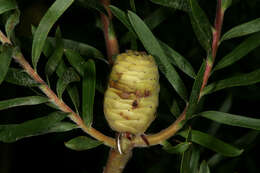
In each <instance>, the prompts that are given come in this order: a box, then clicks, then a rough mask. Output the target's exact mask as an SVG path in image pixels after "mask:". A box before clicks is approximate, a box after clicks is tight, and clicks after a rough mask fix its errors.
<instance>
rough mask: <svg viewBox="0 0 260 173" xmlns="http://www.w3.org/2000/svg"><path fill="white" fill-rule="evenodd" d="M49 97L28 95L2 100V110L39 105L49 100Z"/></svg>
mask: <svg viewBox="0 0 260 173" xmlns="http://www.w3.org/2000/svg"><path fill="white" fill-rule="evenodd" d="M48 101H49V99H48V98H46V97H41V96H27V97H20V98H14V99H9V100H3V101H0V110H4V109H8V108H12V107H16V106H25V105H38V104H41V103H46V102H48Z"/></svg>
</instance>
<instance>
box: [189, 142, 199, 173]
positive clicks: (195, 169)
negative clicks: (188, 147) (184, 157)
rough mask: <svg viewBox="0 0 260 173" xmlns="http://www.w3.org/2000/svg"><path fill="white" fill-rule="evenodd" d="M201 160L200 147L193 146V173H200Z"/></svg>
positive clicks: (191, 159) (191, 165)
mask: <svg viewBox="0 0 260 173" xmlns="http://www.w3.org/2000/svg"><path fill="white" fill-rule="evenodd" d="M199 160H200V150H199V148H198V147H196V146H193V148H192V153H191V158H190V168H191V171H192V173H198V170H199V168H198V167H199Z"/></svg>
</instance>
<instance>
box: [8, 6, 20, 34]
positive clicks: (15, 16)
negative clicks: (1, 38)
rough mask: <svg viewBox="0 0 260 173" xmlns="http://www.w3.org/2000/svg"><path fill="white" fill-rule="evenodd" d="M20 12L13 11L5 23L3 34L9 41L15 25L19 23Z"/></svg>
mask: <svg viewBox="0 0 260 173" xmlns="http://www.w3.org/2000/svg"><path fill="white" fill-rule="evenodd" d="M19 18H20V11H19V10H18V9H16V10H14V11H13V12H12V13H11V14H10V15H9V17H8V19H7V21H6V23H5V32H6V35H7V38H9V39H11V36H12V35H13V31H14V28H15V27H16V25H17V24H18V23H19V22H20V19H19Z"/></svg>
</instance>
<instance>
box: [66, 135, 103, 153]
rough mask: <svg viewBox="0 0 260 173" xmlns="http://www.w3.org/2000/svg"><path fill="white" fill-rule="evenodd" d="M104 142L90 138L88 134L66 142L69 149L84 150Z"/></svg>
mask: <svg viewBox="0 0 260 173" xmlns="http://www.w3.org/2000/svg"><path fill="white" fill-rule="evenodd" d="M101 144H102V142H100V141H97V140H94V139H91V138H88V137H86V136H78V137H76V138H73V139H71V140H69V141H68V142H65V146H66V147H68V148H69V149H72V150H76V151H82V150H89V149H92V148H95V147H97V146H99V145H101Z"/></svg>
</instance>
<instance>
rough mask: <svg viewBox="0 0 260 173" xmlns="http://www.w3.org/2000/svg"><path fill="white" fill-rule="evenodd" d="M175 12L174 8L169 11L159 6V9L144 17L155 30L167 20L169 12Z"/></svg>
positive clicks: (151, 28) (147, 23)
mask: <svg viewBox="0 0 260 173" xmlns="http://www.w3.org/2000/svg"><path fill="white" fill-rule="evenodd" d="M173 12H174V10H173V9H171V10H170V11H169V10H167V9H166V8H165V7H161V8H158V9H157V10H155V11H153V12H151V13H150V14H149V16H147V17H146V18H145V19H144V22H145V23H146V25H147V26H148V28H149V29H150V30H153V29H154V28H156V27H157V26H159V25H160V24H161V23H162V22H163V21H165V20H166V19H167V17H169V14H172V13H173Z"/></svg>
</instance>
